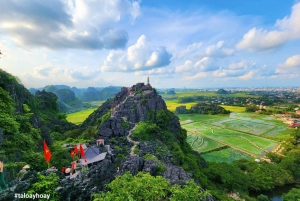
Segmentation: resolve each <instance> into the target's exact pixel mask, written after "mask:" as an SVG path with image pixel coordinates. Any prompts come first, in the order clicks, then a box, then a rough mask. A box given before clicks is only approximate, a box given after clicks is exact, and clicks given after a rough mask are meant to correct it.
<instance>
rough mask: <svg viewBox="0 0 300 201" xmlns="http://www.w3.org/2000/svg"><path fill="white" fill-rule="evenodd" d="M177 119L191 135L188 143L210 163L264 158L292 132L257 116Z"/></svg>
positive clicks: (186, 117) (273, 120) (267, 117)
mask: <svg viewBox="0 0 300 201" xmlns="http://www.w3.org/2000/svg"><path fill="white" fill-rule="evenodd" d="M178 116H179V118H180V122H181V125H182V127H183V128H185V129H186V130H187V131H188V138H187V139H188V140H187V142H188V143H189V144H190V145H191V146H192V148H193V149H194V150H195V151H198V152H199V153H202V154H201V155H203V157H204V158H205V159H207V160H208V161H218V162H232V160H233V159H234V160H236V159H239V158H241V157H242V158H247V157H248V158H249V157H255V158H256V157H262V156H264V155H265V154H266V153H267V152H269V151H271V150H272V149H273V148H274V147H275V146H276V145H277V144H278V141H279V140H280V139H282V138H285V137H286V136H287V135H289V134H290V133H291V132H292V130H291V129H289V128H287V125H285V124H284V123H282V122H281V121H279V120H277V119H276V118H275V117H272V116H266V115H259V114H254V113H231V114H230V115H203V114H194V115H189V114H181V115H178ZM233 152H236V153H233ZM226 158H227V159H226Z"/></svg>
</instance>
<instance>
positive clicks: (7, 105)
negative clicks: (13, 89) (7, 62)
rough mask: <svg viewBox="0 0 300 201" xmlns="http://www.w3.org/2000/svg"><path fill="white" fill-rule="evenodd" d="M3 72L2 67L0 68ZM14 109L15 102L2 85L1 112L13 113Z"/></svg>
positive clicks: (0, 90)
mask: <svg viewBox="0 0 300 201" xmlns="http://www.w3.org/2000/svg"><path fill="white" fill-rule="evenodd" d="M0 72H1V69H0ZM13 111H14V102H13V100H12V98H11V97H10V96H9V94H8V93H7V92H6V91H5V90H4V89H2V88H1V87H0V113H3V114H8V115H11V114H13Z"/></svg>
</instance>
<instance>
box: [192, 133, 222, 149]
mask: <svg viewBox="0 0 300 201" xmlns="http://www.w3.org/2000/svg"><path fill="white" fill-rule="evenodd" d="M187 142H188V143H189V144H190V145H191V147H192V148H193V149H194V150H195V151H197V152H199V153H202V152H207V151H212V150H215V149H218V148H220V147H224V145H223V144H220V143H218V142H216V141H214V140H211V139H209V138H206V137H203V136H199V135H194V134H192V133H188V137H187Z"/></svg>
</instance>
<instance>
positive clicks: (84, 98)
mask: <svg viewBox="0 0 300 201" xmlns="http://www.w3.org/2000/svg"><path fill="white" fill-rule="evenodd" d="M42 90H45V91H46V92H52V93H54V94H55V95H56V96H57V97H58V100H57V103H58V106H59V111H60V112H67V113H68V112H73V111H76V110H81V109H84V108H88V107H90V104H88V103H84V102H90V101H102V100H106V99H108V98H112V97H113V96H114V95H115V94H117V93H118V92H120V90H121V87H119V86H109V87H88V88H76V87H69V86H67V85H47V86H45V87H43V88H30V89H29V92H30V93H31V94H35V93H36V92H37V91H42Z"/></svg>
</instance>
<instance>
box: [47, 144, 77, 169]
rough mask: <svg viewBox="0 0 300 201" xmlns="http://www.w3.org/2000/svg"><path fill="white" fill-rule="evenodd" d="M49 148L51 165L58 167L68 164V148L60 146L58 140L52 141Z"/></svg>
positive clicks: (69, 158)
mask: <svg viewBox="0 0 300 201" xmlns="http://www.w3.org/2000/svg"><path fill="white" fill-rule="evenodd" d="M49 149H50V151H51V153H52V158H51V160H50V164H51V165H54V166H55V167H57V168H59V169H60V168H61V167H62V166H64V165H66V164H70V162H71V161H72V158H71V155H70V152H69V149H66V148H64V147H62V146H61V144H60V142H54V144H52V145H51V146H50V147H49Z"/></svg>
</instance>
